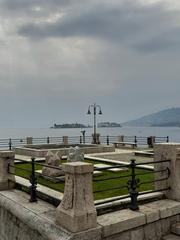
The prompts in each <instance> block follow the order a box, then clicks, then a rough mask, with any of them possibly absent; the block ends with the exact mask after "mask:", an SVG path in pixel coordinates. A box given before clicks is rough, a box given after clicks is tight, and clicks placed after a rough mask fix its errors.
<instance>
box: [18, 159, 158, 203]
mask: <svg viewBox="0 0 180 240" xmlns="http://www.w3.org/2000/svg"><path fill="white" fill-rule="evenodd" d="M88 162H91V163H92V162H93V163H94V164H96V163H100V162H98V161H88ZM18 168H21V169H18ZM22 169H24V170H22ZM40 169H42V166H39V165H36V170H40ZM26 170H31V165H30V163H23V164H16V171H15V173H16V175H18V176H21V177H24V178H26V179H29V176H30V172H29V171H26ZM130 173H131V171H130V170H128V171H127V172H124V173H117V172H116V173H114V172H110V171H103V175H101V176H97V177H93V179H94V180H101V179H105V178H114V177H120V176H127V175H130ZM144 173H147V174H146V175H141V176H137V178H139V180H140V182H147V181H153V179H154V174H153V173H152V171H149V170H143V169H136V174H144ZM129 180H130V177H125V178H116V179H110V180H103V181H98V182H96V181H94V182H93V191H99V190H105V189H108V188H119V189H114V190H108V191H102V192H98V193H94V198H95V199H96V200H97V199H103V198H108V197H114V196H119V195H124V194H128V189H127V188H121V186H125V185H127V182H128V181H129ZM38 183H39V184H42V185H45V186H48V187H50V188H52V189H55V190H57V191H60V192H63V191H64V183H54V182H52V181H49V180H47V179H44V178H43V177H42V176H38ZM153 188H154V185H153V184H152V183H148V184H142V185H141V186H140V187H139V191H145V190H152V189H153Z"/></svg>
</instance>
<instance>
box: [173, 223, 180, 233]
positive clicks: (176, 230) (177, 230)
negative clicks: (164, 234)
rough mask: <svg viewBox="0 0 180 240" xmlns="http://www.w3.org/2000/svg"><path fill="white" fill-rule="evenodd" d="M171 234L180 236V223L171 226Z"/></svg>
mask: <svg viewBox="0 0 180 240" xmlns="http://www.w3.org/2000/svg"><path fill="white" fill-rule="evenodd" d="M171 232H172V233H175V234H176V235H179V236H180V222H177V223H175V224H173V225H172V226H171Z"/></svg>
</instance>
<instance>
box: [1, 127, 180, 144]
mask: <svg viewBox="0 0 180 240" xmlns="http://www.w3.org/2000/svg"><path fill="white" fill-rule="evenodd" d="M82 130H86V135H91V134H92V132H93V128H86V129H80V128H74V129H51V128H0V138H1V139H2V138H23V137H27V136H32V137H47V136H49V137H53V136H54V137H57V136H59V137H61V136H63V135H67V136H80V135H81V131H82ZM97 132H98V133H100V134H101V135H102V136H106V135H110V136H117V135H125V136H138V137H148V136H157V137H166V136H169V137H170V141H171V142H180V127H179V128H178V127H120V128H98V130H97Z"/></svg>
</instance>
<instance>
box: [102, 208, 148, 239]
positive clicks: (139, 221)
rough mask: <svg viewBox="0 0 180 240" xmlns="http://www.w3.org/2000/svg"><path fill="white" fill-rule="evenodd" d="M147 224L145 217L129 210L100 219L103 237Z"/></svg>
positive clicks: (105, 215)
mask: <svg viewBox="0 0 180 240" xmlns="http://www.w3.org/2000/svg"><path fill="white" fill-rule="evenodd" d="M145 223H146V218H145V215H144V214H142V213H140V212H135V211H131V210H129V209H125V210H121V211H117V212H113V213H109V214H104V215H101V216H99V217H98V224H100V225H101V226H102V233H103V237H107V236H110V235H113V234H117V233H120V232H123V231H127V230H129V229H132V228H136V227H139V226H141V225H144V224H145Z"/></svg>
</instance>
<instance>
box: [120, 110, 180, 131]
mask: <svg viewBox="0 0 180 240" xmlns="http://www.w3.org/2000/svg"><path fill="white" fill-rule="evenodd" d="M122 125H123V126H151V127H155V126H158V127H171V126H172V127H180V108H170V109H166V110H163V111H160V112H157V113H153V114H150V115H147V116H144V117H141V118H138V119H136V120H132V121H129V122H125V123H122Z"/></svg>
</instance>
